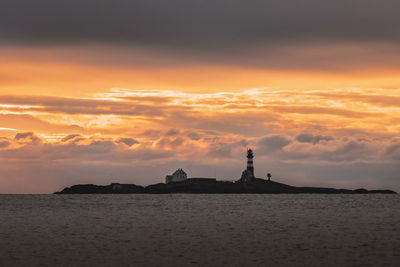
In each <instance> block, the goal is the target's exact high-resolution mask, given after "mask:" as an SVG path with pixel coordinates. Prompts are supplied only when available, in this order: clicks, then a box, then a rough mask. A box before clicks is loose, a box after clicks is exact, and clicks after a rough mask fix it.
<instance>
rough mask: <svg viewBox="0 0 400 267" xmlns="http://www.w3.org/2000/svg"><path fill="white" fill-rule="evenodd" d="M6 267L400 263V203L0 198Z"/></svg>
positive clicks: (392, 199)
mask: <svg viewBox="0 0 400 267" xmlns="http://www.w3.org/2000/svg"><path fill="white" fill-rule="evenodd" d="M0 266H2V267H3V266H400V196H399V195H383V194H374V195H342V194H338V195H325V194H297V195H289V194H278V195H268V194H265V195H258V194H166V195H146V194H143V195H142V194H132V195H0Z"/></svg>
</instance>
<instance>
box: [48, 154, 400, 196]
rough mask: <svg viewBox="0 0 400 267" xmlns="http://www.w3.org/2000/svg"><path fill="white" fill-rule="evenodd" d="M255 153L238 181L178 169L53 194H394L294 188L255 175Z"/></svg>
mask: <svg viewBox="0 0 400 267" xmlns="http://www.w3.org/2000/svg"><path fill="white" fill-rule="evenodd" d="M253 158H254V154H253V151H252V150H251V149H248V150H247V168H246V170H244V171H243V172H242V176H241V178H240V179H239V180H237V181H218V180H217V179H215V178H187V174H186V172H184V171H183V170H182V169H178V170H177V171H175V172H174V173H173V174H172V175H167V176H166V177H165V183H158V184H153V185H149V186H146V187H144V186H140V185H135V184H119V183H112V184H110V185H93V184H80V185H74V186H71V187H66V188H64V189H63V190H62V191H60V192H55V194H172V193H191V194H304V193H308V194H373V193H381V194H397V193H396V192H394V191H392V190H366V189H356V190H350V189H336V188H324V187H296V186H291V185H287V184H283V183H278V182H275V181H272V180H271V177H272V175H271V174H270V173H268V174H267V175H266V176H267V179H266V180H264V179H260V178H256V177H255V176H254V166H253Z"/></svg>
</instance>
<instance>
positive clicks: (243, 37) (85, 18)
mask: <svg viewBox="0 0 400 267" xmlns="http://www.w3.org/2000/svg"><path fill="white" fill-rule="evenodd" d="M398 10H400V2H399V1H397V0H384V1H376V0H352V1H348V0H337V1H331V0H298V1H289V0H268V1H263V0H252V1H240V0H232V1H222V0H220V1H218V0H217V1H215V0H214V1H211V0H207V1H186V0H170V1H162V0H147V1H129V0H116V1H107V0H84V1H82V0H69V1H53V0H37V1H31V0H3V1H2V2H1V8H0V36H1V40H2V41H3V42H7V41H9V42H49V43H52V42H55V43H57V42H66V41H67V42H68V41H70V42H110V43H136V44H144V45H160V44H161V45H168V46H171V47H181V46H184V47H186V48H195V49H204V48H209V47H220V48H224V50H226V49H229V48H240V47H241V46H242V45H249V44H251V45H253V44H255V43H260V42H292V41H294V40H295V41H304V40H305V41H318V40H327V41H332V40H338V41H340V40H356V41H360V40H361V41H365V40H373V41H376V40H383V41H393V40H395V41H398V40H399V39H400V32H399V31H398V28H399V27H400V16H398Z"/></svg>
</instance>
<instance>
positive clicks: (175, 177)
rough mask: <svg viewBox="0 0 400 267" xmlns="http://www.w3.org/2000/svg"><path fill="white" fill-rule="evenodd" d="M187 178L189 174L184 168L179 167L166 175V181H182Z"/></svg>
mask: <svg viewBox="0 0 400 267" xmlns="http://www.w3.org/2000/svg"><path fill="white" fill-rule="evenodd" d="M186 179H187V174H186V172H184V171H183V170H182V169H177V170H176V171H175V172H174V173H173V174H172V175H167V176H165V183H166V184H168V183H171V182H181V181H184V180H186Z"/></svg>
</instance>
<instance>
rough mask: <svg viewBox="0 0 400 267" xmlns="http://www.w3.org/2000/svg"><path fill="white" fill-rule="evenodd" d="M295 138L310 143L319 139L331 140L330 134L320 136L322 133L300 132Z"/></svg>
mask: <svg viewBox="0 0 400 267" xmlns="http://www.w3.org/2000/svg"><path fill="white" fill-rule="evenodd" d="M296 140H297V141H298V142H300V143H312V144H314V145H315V144H318V143H319V142H320V141H327V142H328V141H331V140H333V137H332V136H322V135H312V134H309V133H302V134H299V135H298V136H296Z"/></svg>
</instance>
